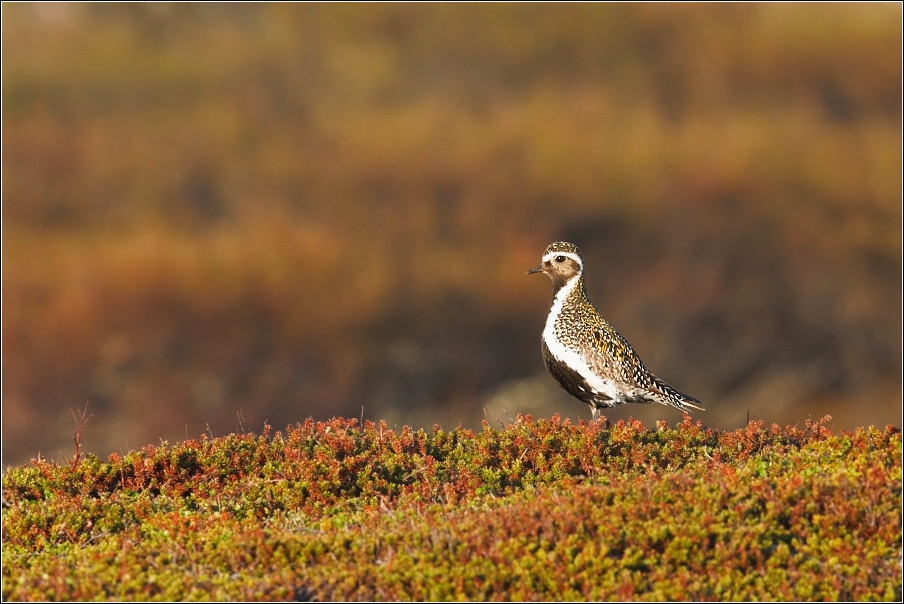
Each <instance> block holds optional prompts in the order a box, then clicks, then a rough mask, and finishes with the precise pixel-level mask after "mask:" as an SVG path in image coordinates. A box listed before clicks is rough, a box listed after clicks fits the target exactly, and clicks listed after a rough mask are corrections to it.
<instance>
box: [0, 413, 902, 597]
mask: <svg viewBox="0 0 904 604" xmlns="http://www.w3.org/2000/svg"><path fill="white" fill-rule="evenodd" d="M827 419H828V418H824V420H822V421H819V422H810V421H807V422H804V423H803V425H799V426H788V427H784V428H781V427H779V426H777V425H772V426H766V425H764V424H763V423H762V422H756V421H755V422H750V423H749V424H748V425H747V426H746V428H743V429H737V430H733V431H718V430H713V429H710V428H706V427H704V426H703V425H702V424H701V423H700V422H694V421H692V420H691V419H690V418H688V417H685V419H684V421H683V422H681V423H679V424H676V425H674V426H668V425H666V423H665V422H659V423H657V424H656V425H655V426H653V427H651V428H650V429H647V428H644V426H643V425H641V424H640V422H637V421H633V420H632V421H627V422H625V421H619V422H614V423H609V422H599V423H597V422H594V423H585V422H581V423H579V424H573V423H571V422H570V421H567V420H565V421H561V420H560V419H559V417H558V416H555V417H553V418H552V419H539V420H537V419H533V418H531V417H530V416H526V417H525V416H518V417H517V418H515V419H514V420H513V421H511V422H509V423H507V424H506V425H502V423H501V422H494V423H495V424H498V425H497V426H496V427H494V426H493V425H491V423H489V422H487V423H484V425H483V427H482V429H480V430H476V431H474V430H469V429H464V428H457V429H454V430H444V429H442V428H440V427H439V426H434V427H433V428H432V429H430V430H423V429H421V430H414V429H411V428H408V427H403V428H401V429H390V428H389V427H387V426H386V424H385V423H383V422H380V423H378V424H375V423H373V422H369V421H366V422H365V423H364V425H361V424H360V422H359V421H358V420H355V419H351V420H346V419H341V418H336V419H333V420H330V421H327V422H315V421H313V420H308V421H306V422H304V423H302V424H296V425H294V426H289V427H287V428H286V429H284V430H281V431H274V430H272V429H271V428H270V427H265V429H264V430H263V431H262V433H261V434H253V433H250V432H248V433H244V434H231V435H229V436H225V437H220V438H212V437H208V436H202V437H201V438H200V439H195V440H186V441H184V442H180V443H177V444H172V445H171V444H168V443H165V442H162V443H161V444H160V445H159V446H147V447H144V448H142V449H138V450H134V451H129V452H126V453H124V454H113V455H111V456H110V457H109V458H108V459H107V460H101V459H99V458H97V457H95V456H93V455H88V456H76V457H74V458H73V459H70V460H58V461H48V460H45V459H36V460H33V462H32V463H31V464H30V465H26V466H20V467H14V468H9V469H8V470H7V472H6V473H5V474H4V476H3V491H4V504H3V535H4V547H3V598H4V599H5V600H8V599H16V600H85V599H125V600H144V599H154V600H179V599H219V600H224V599H252V600H258V599H276V600H286V599H302V600H305V599H317V600H410V599H435V600H456V599H487V600H528V599H544V600H617V599H638V600H852V599H856V600H889V601H890V600H900V598H901V593H902V592H901V554H902V550H901V535H902V532H901V487H902V484H901V481H902V477H901V456H902V450H901V432H900V430H898V429H895V428H892V427H888V428H886V429H884V430H881V429H877V428H858V429H857V430H854V431H851V432H838V433H834V432H832V431H830V430H829V429H828V428H827V427H826V426H825V424H826V421H827Z"/></svg>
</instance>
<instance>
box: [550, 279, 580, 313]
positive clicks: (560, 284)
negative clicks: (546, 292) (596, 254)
mask: <svg viewBox="0 0 904 604" xmlns="http://www.w3.org/2000/svg"><path fill="white" fill-rule="evenodd" d="M575 296H577V297H578V298H586V297H587V292H586V291H584V275H582V274H580V273H579V274H577V275H574V276H573V277H571V278H570V279H555V280H553V282H552V304H553V308H559V309H561V308H562V306H563V305H564V304H565V301H566V300H568V298H574V297H575Z"/></svg>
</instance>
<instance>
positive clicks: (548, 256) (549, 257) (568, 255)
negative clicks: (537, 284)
mask: <svg viewBox="0 0 904 604" xmlns="http://www.w3.org/2000/svg"><path fill="white" fill-rule="evenodd" d="M556 256H565V257H566V258H571V259H572V260H574V261H575V262H577V263H578V264H579V265H580V266H584V263H583V262H581V257H580V256H578V255H577V254H572V253H571V252H549V253H548V254H546V255H545V256H543V258H542V260H543V262H549V261H550V260H552V259H553V258H555V257H556Z"/></svg>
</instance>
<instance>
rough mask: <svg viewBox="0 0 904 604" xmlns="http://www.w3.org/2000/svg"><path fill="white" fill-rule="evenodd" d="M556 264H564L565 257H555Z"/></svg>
mask: <svg viewBox="0 0 904 604" xmlns="http://www.w3.org/2000/svg"><path fill="white" fill-rule="evenodd" d="M556 262H565V256H556Z"/></svg>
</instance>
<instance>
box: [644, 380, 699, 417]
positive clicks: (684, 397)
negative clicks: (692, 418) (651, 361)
mask: <svg viewBox="0 0 904 604" xmlns="http://www.w3.org/2000/svg"><path fill="white" fill-rule="evenodd" d="M650 390H652V391H653V392H655V393H656V394H658V395H659V396H658V397H657V399H658V400H657V401H656V402H657V403H662V404H664V405H669V406H670V407H675V408H676V409H681V410H682V411H684V412H685V413H691V409H697V410H698V411H705V409H704V408H703V403H702V402H700V401H699V400H697V399H695V398H694V397H692V396H690V395H689V394H685V393H683V392H681V391H680V390H676V389H675V388H672V387H671V386H669V385H668V384H666V383H665V382H663V381H662V380H660V379H659V378H655V379H654V380H653V387H652V388H650Z"/></svg>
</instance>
